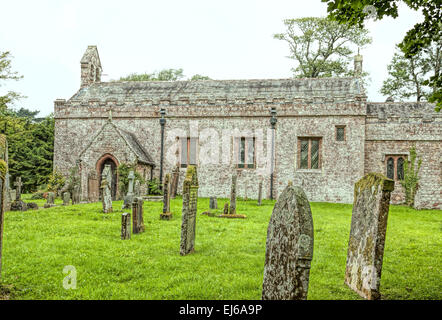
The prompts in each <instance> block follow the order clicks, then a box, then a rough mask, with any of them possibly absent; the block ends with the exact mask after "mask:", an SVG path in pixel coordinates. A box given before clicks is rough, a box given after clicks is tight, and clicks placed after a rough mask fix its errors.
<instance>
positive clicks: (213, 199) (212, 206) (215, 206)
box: [209, 197, 218, 209]
mask: <svg viewBox="0 0 442 320" xmlns="http://www.w3.org/2000/svg"><path fill="white" fill-rule="evenodd" d="M209 208H210V209H218V201H217V199H216V197H210V203H209Z"/></svg>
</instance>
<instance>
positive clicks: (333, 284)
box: [2, 198, 442, 299]
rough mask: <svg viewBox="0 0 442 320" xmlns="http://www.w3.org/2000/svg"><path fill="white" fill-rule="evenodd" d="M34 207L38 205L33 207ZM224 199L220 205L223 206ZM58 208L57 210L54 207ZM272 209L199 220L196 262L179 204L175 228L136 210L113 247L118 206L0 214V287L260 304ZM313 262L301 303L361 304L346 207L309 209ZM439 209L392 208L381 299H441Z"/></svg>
mask: <svg viewBox="0 0 442 320" xmlns="http://www.w3.org/2000/svg"><path fill="white" fill-rule="evenodd" d="M37 202H39V205H42V204H43V203H44V201H37ZM224 202H225V201H224V200H222V199H218V205H219V207H220V208H222V206H223V204H224ZM56 203H58V204H60V203H61V201H60V200H58V201H57V202H56ZM273 204H274V202H272V201H263V205H262V206H261V207H259V206H257V205H256V201H252V200H249V201H238V213H241V214H246V215H247V219H245V220H242V219H219V218H214V217H208V216H205V215H201V213H202V212H203V211H206V210H207V209H208V207H209V199H204V198H203V199H201V198H200V199H199V200H198V217H197V229H196V243H195V249H196V252H195V253H194V254H191V255H188V256H185V257H182V256H180V255H179V244H180V227H181V199H180V198H177V199H175V200H172V203H171V208H172V212H173V213H174V216H173V220H171V221H161V220H159V215H160V213H161V210H162V204H161V203H160V202H146V201H145V202H144V222H145V225H146V232H145V233H142V234H137V235H132V239H131V240H126V241H122V240H120V228H121V213H122V212H123V211H121V210H119V209H120V208H121V205H122V201H115V202H114V204H113V206H114V212H113V213H111V214H106V215H105V214H102V213H101V203H93V204H80V205H74V206H68V207H63V206H59V207H54V208H51V209H41V210H37V211H26V212H7V213H6V218H5V235H4V248H3V250H4V252H3V272H2V284H3V285H5V286H6V285H13V286H14V288H15V289H14V290H13V292H12V293H11V296H10V298H11V299H260V298H261V289H262V277H263V268H264V256H265V241H266V235H267V225H268V222H269V219H270V215H271V213H272V209H273ZM311 208H312V212H313V223H314V232H315V233H314V236H315V239H314V241H315V244H314V256H313V261H312V269H311V273H310V285H309V293H308V299H360V298H359V296H358V295H357V294H355V293H353V292H352V291H351V290H350V289H348V288H347V287H346V286H345V285H344V272H345V262H346V254H347V243H348V237H349V232H350V221H351V210H352V206H351V205H345V204H330V203H312V204H311ZM441 245H442V211H440V210H438V211H437V210H421V211H417V210H412V209H409V208H405V207H401V206H391V207H390V214H389V218H388V229H387V236H386V245H385V254H384V264H383V270H382V281H381V293H382V295H383V299H441V298H442V275H441V264H442V263H441V262H442V254H441ZM66 265H72V266H74V267H75V268H76V270H77V289H76V290H66V289H64V288H63V285H62V284H63V279H64V277H65V276H66V274H63V268H64V267H65V266H66Z"/></svg>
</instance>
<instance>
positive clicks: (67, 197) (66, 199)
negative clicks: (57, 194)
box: [63, 191, 71, 206]
mask: <svg viewBox="0 0 442 320" xmlns="http://www.w3.org/2000/svg"><path fill="white" fill-rule="evenodd" d="M70 201H71V193H70V192H69V191H66V192H65V193H63V205H64V206H68V205H69V202H70Z"/></svg>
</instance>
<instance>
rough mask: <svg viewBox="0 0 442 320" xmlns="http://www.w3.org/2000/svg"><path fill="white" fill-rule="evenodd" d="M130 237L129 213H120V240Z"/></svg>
mask: <svg viewBox="0 0 442 320" xmlns="http://www.w3.org/2000/svg"><path fill="white" fill-rule="evenodd" d="M127 239H130V213H129V212H125V213H123V214H122V215H121V240H127Z"/></svg>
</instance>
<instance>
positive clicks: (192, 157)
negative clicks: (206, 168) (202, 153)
mask: <svg viewBox="0 0 442 320" xmlns="http://www.w3.org/2000/svg"><path fill="white" fill-rule="evenodd" d="M189 140H190V143H189V162H190V164H192V165H196V148H197V139H196V138H189Z"/></svg>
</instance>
